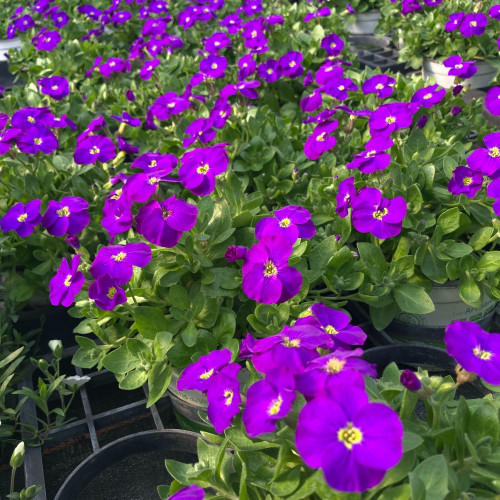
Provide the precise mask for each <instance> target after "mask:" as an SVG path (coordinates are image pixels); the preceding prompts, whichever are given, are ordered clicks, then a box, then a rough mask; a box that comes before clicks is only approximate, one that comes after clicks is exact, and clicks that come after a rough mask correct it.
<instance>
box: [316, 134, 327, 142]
mask: <svg viewBox="0 0 500 500" xmlns="http://www.w3.org/2000/svg"><path fill="white" fill-rule="evenodd" d="M325 134H326V132H321V134H319V135H318V137H316V140H317V141H319V142H325Z"/></svg>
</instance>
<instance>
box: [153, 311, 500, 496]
mask: <svg viewBox="0 0 500 500" xmlns="http://www.w3.org/2000/svg"><path fill="white" fill-rule="evenodd" d="M309 312H310V314H311V315H310V316H305V317H304V318H301V319H299V320H298V321H297V322H296V323H295V324H294V325H293V326H291V327H288V326H285V328H284V329H283V330H282V332H280V334H279V335H277V336H273V337H268V338H265V339H260V340H255V339H253V338H252V337H251V336H250V335H249V336H248V337H247V339H246V341H245V342H244V343H243V344H242V349H241V352H240V356H239V357H240V359H248V361H247V363H246V365H247V368H248V370H249V373H250V376H249V380H248V382H247V383H246V384H245V385H244V387H242V386H241V383H240V381H239V380H238V379H237V374H238V372H239V370H240V368H241V366H240V364H238V363H237V362H236V360H234V358H232V357H231V353H230V352H229V351H227V350H222V351H213V352H212V353H211V354H210V355H208V356H204V357H202V358H200V359H199V360H198V361H197V362H196V363H194V364H192V365H190V366H189V367H187V368H186V369H185V370H184V372H183V373H182V375H181V377H180V379H179V381H178V384H177V386H178V388H179V390H183V389H191V390H193V389H194V390H198V391H202V392H204V393H206V396H207V399H208V421H209V422H211V423H212V424H213V425H214V427H215V430H216V432H217V434H212V433H207V432H204V433H203V439H199V440H198V456H199V462H198V463H197V464H194V465H191V464H180V463H178V462H175V461H174V460H167V461H166V466H167V469H168V471H169V473H170V474H171V475H172V476H173V477H174V479H175V480H176V481H174V483H173V484H172V485H171V487H170V490H169V488H168V487H166V486H160V487H159V488H158V492H159V494H160V497H161V498H162V499H163V498H166V497H167V496H168V494H169V493H170V494H172V493H174V494H173V496H169V497H168V498H172V499H176V498H186V499H187V498H189V499H194V498H200V499H201V498H207V499H208V498H234V499H237V498H249V499H257V498H264V497H266V498H267V497H269V498H286V499H294V500H299V499H306V498H307V499H316V498H317V499H341V498H342V499H343V498H345V499H375V498H397V499H405V498H426V497H427V496H428V495H432V496H433V497H434V498H436V499H440V500H442V499H445V498H469V497H470V495H474V496H477V497H478V498H496V496H497V495H498V493H499V492H500V487H499V484H498V481H497V480H496V477H497V476H496V474H498V471H499V466H498V461H497V458H496V457H497V454H498V452H499V450H500V441H499V439H500V423H499V417H498V411H499V408H500V400H499V399H498V393H494V394H490V395H488V396H486V397H484V398H483V399H474V400H466V399H465V398H464V397H461V398H460V399H459V400H457V399H455V398H454V396H455V394H456V391H457V389H458V388H459V386H460V385H461V384H464V383H466V382H471V381H472V380H473V379H474V378H476V373H477V374H478V375H480V376H481V377H482V378H483V380H484V382H483V383H484V384H485V385H486V386H487V387H489V388H491V389H493V390H494V391H497V390H498V386H494V385H490V384H497V383H498V382H499V381H500V364H499V359H500V358H499V357H498V356H499V352H500V351H499V349H500V343H499V339H498V338H497V337H498V334H494V333H493V334H489V333H487V332H484V331H483V330H481V328H479V327H478V326H477V325H475V324H474V323H467V322H455V323H452V324H450V325H449V326H448V328H447V331H446V336H445V343H446V346H447V350H448V353H449V354H451V355H453V356H454V357H455V358H456V360H457V361H458V362H459V363H460V365H458V366H457V368H456V373H457V381H456V382H455V381H454V380H453V378H452V377H451V376H446V377H444V378H442V377H439V376H429V374H428V373H427V372H426V371H424V370H420V369H419V370H418V372H416V373H415V372H413V371H411V370H408V369H407V370H404V371H400V370H399V369H398V368H397V367H396V365H395V364H391V365H389V366H388V367H387V368H386V369H385V370H384V372H383V375H382V377H381V378H380V379H379V380H376V379H375V378H373V377H375V376H376V370H375V368H374V366H373V365H370V364H369V363H367V362H366V361H364V360H363V359H361V358H360V357H359V356H360V355H361V354H362V349H360V348H358V347H355V348H354V349H352V347H353V346H359V345H361V344H362V343H363V342H364V337H365V335H364V333H363V332H362V330H361V329H360V328H358V327H353V326H351V325H349V320H348V317H346V316H345V317H344V316H342V313H339V311H335V310H332V309H329V308H327V307H325V306H323V305H322V304H315V305H313V306H312V307H311V308H310V310H309ZM334 330H335V332H333V331H334ZM332 332H333V335H332ZM233 360H234V361H233ZM417 404H418V406H417ZM419 408H420V409H419ZM240 412H241V413H240ZM185 485H190V486H188V487H187V488H183V486H185ZM204 489H206V490H207V491H206V493H205V492H204V491H203V490H204Z"/></svg>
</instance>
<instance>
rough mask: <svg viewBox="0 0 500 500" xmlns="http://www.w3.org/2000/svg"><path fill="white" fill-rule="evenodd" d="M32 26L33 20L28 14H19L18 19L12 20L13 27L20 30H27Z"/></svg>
mask: <svg viewBox="0 0 500 500" xmlns="http://www.w3.org/2000/svg"><path fill="white" fill-rule="evenodd" d="M33 26H35V22H34V21H33V18H32V17H31V16H30V15H28V14H26V15H24V16H21V17H20V18H19V19H16V20H15V21H14V27H15V29H16V30H19V31H22V32H25V31H28V30H29V29H30V28H33Z"/></svg>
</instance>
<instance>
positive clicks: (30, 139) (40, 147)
mask: <svg viewBox="0 0 500 500" xmlns="http://www.w3.org/2000/svg"><path fill="white" fill-rule="evenodd" d="M16 143H17V147H18V148H19V151H21V152H22V153H29V154H36V153H38V151H41V152H42V153H45V154H50V153H53V152H54V151H55V150H56V149H57V146H58V144H57V137H56V136H55V135H54V132H52V131H51V130H49V129H48V128H47V127H44V126H43V125H34V126H32V127H30V128H26V129H24V130H23V131H22V132H21V133H20V134H19V135H18V136H17V138H16Z"/></svg>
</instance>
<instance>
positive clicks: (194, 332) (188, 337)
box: [182, 322, 198, 347]
mask: <svg viewBox="0 0 500 500" xmlns="http://www.w3.org/2000/svg"><path fill="white" fill-rule="evenodd" d="M197 336H198V328H196V325H195V324H194V323H191V322H189V323H188V324H187V325H186V328H184V330H183V332H182V341H183V342H184V344H186V345H187V346H188V347H193V346H194V345H195V344H196V337H197Z"/></svg>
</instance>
